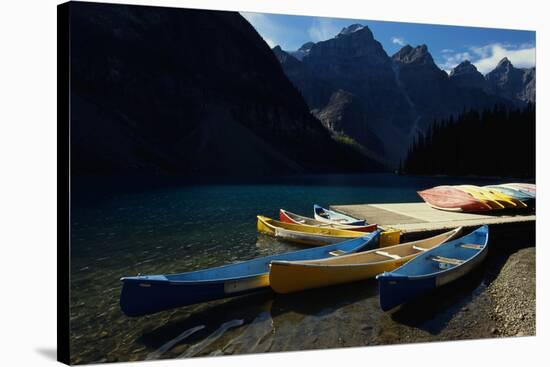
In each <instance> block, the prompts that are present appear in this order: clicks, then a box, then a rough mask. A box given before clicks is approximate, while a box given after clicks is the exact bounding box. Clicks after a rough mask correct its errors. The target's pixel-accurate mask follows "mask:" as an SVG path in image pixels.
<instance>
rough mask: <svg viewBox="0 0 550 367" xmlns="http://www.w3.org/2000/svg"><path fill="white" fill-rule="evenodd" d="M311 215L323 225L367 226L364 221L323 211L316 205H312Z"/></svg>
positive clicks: (332, 211)
mask: <svg viewBox="0 0 550 367" xmlns="http://www.w3.org/2000/svg"><path fill="white" fill-rule="evenodd" d="M313 214H314V216H315V219H317V220H318V221H321V222H324V223H336V224H347V225H350V226H364V225H365V224H367V222H366V221H365V220H362V219H357V218H354V217H352V216H349V215H345V214H342V213H338V212H335V211H334V210H330V209H325V208H323V207H322V206H319V205H317V204H314V205H313Z"/></svg>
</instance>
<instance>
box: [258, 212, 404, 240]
mask: <svg viewBox="0 0 550 367" xmlns="http://www.w3.org/2000/svg"><path fill="white" fill-rule="evenodd" d="M258 231H259V232H261V233H265V234H268V235H270V236H274V237H276V238H279V239H281V240H285V241H290V242H296V243H300V244H303V245H309V246H324V245H328V244H332V243H338V242H341V241H345V240H348V239H351V238H357V237H361V236H364V235H365V233H364V232H358V231H350V230H347V229H338V228H328V227H313V226H308V225H303V224H291V223H284V222H281V221H278V220H275V219H271V218H268V217H264V216H262V215H258ZM399 240H400V232H399V231H384V232H382V233H381V234H380V246H381V247H384V246H389V245H396V244H398V243H399Z"/></svg>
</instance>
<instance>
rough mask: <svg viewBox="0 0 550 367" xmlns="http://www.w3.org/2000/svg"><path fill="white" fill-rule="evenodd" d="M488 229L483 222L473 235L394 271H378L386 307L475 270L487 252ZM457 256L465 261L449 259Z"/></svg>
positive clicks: (423, 293) (384, 307)
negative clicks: (380, 272) (437, 265)
mask: <svg viewBox="0 0 550 367" xmlns="http://www.w3.org/2000/svg"><path fill="white" fill-rule="evenodd" d="M488 231H489V230H488V227H487V226H482V227H480V228H479V229H478V230H476V231H474V232H472V233H471V234H470V235H467V236H464V237H462V238H460V239H457V240H454V241H450V242H447V243H445V244H443V245H441V246H438V247H436V248H434V249H432V250H429V251H427V252H425V253H424V254H422V255H420V256H418V257H416V258H415V259H413V260H411V261H410V262H408V263H407V264H405V265H403V266H402V267H400V268H398V269H396V270H394V271H393V272H389V273H382V274H380V275H378V276H377V277H376V278H377V279H378V284H379V294H380V307H381V308H382V310H384V311H388V310H391V309H392V308H394V307H397V306H399V305H401V304H404V303H408V302H410V301H412V300H414V299H417V298H419V297H421V296H423V295H425V294H427V293H429V292H431V291H433V290H434V289H436V288H438V287H441V286H443V285H445V284H448V283H451V282H453V281H455V280H457V279H459V278H462V277H463V276H465V275H466V274H468V273H469V272H471V271H472V270H473V269H474V268H475V267H477V266H479V265H480V264H481V262H482V261H483V260H484V259H485V257H486V256H487V253H488V249H489V247H488V239H489V232H488ZM476 246H480V247H476ZM440 256H444V257H443V258H441V259H442V260H438V259H437V258H438V257H440ZM455 257H456V259H461V260H462V262H459V263H454V264H452V263H449V261H456V259H455ZM434 259H435V260H434ZM435 264H439V267H435ZM434 269H435V270H434Z"/></svg>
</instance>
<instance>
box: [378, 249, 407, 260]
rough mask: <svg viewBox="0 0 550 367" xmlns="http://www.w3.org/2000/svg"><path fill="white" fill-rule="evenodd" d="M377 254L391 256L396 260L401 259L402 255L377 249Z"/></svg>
mask: <svg viewBox="0 0 550 367" xmlns="http://www.w3.org/2000/svg"><path fill="white" fill-rule="evenodd" d="M375 254H377V255H382V256H386V257H390V258H392V259H395V260H399V259H401V256H399V255H394V254H388V253H387V252H386V251H376V252H375Z"/></svg>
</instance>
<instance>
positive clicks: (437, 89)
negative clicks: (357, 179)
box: [274, 24, 535, 165]
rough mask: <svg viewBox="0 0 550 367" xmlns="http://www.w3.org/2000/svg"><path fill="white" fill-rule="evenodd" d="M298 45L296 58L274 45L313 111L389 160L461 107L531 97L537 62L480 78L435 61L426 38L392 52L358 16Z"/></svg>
mask: <svg viewBox="0 0 550 367" xmlns="http://www.w3.org/2000/svg"><path fill="white" fill-rule="evenodd" d="M302 48H303V49H304V50H307V52H305V51H304V50H302V51H300V52H299V55H300V57H299V58H296V57H292V56H291V54H294V55H297V54H296V53H297V52H298V51H296V52H294V53H291V54H289V53H287V52H285V51H284V50H281V49H280V47H278V48H276V49H274V52H275V53H276V54H277V58H278V60H279V62H280V63H281V65H282V66H283V69H284V71H285V73H286V74H287V76H288V77H289V79H290V80H291V81H292V82H293V83H294V85H296V87H297V88H298V89H299V90H300V91H301V93H302V95H303V96H304V98H305V99H306V101H307V103H308V105H309V107H310V109H311V110H312V112H313V113H314V114H315V115H316V116H317V117H318V118H319V119H320V120H321V121H322V122H323V124H324V125H325V126H326V127H327V128H329V129H330V130H331V131H333V132H334V131H337V132H340V133H343V134H345V135H347V136H349V137H351V138H353V139H354V140H355V141H356V142H358V143H359V144H361V145H362V146H363V147H365V148H367V149H368V150H371V151H374V152H376V153H377V154H381V155H383V156H384V157H385V158H386V159H388V160H389V161H390V162H393V164H394V165H396V164H397V162H399V160H400V159H401V158H403V155H404V154H405V153H406V150H407V149H408V147H409V145H410V143H411V142H412V140H413V139H414V137H415V136H416V135H417V134H418V133H419V132H425V131H427V129H428V127H429V126H430V125H431V124H432V122H433V121H434V120H435V119H442V118H447V117H449V116H450V115H456V114H458V113H459V112H462V111H463V110H465V109H486V108H492V107H493V106H494V105H495V104H506V105H513V106H516V105H519V106H521V105H524V104H525V103H526V102H529V101H531V102H533V101H534V95H535V71H534V69H529V70H520V69H515V70H514V68H513V67H504V66H501V65H500V64H499V66H498V67H497V68H496V69H495V71H494V72H492V73H489V74H488V75H487V78H485V77H484V76H483V75H482V74H481V73H479V72H478V71H477V69H476V68H475V66H474V65H472V64H471V63H470V62H469V61H465V62H463V63H461V64H460V65H458V66H457V67H456V68H455V69H454V70H452V72H451V75H450V76H449V75H447V73H446V72H445V71H443V70H441V69H440V68H439V67H438V66H437V65H436V64H435V63H434V60H433V58H432V56H431V54H430V53H429V52H428V47H427V46H426V45H421V46H417V47H412V46H410V45H407V46H404V47H403V48H402V49H401V50H399V51H398V52H397V53H395V54H394V55H393V56H392V57H389V56H388V55H387V54H386V52H385V51H384V49H383V48H382V46H381V44H380V43H379V42H378V41H376V40H375V39H374V36H373V34H372V32H371V31H370V30H369V28H368V27H366V26H362V25H360V24H353V25H351V26H349V27H346V28H344V29H342V31H341V32H340V33H339V34H338V35H336V36H335V37H334V38H332V39H329V40H327V41H323V42H318V43H313V44H312V43H307V44H306V45H304V46H303V47H302ZM287 55H288V56H287ZM499 70H500V71H499Z"/></svg>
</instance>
